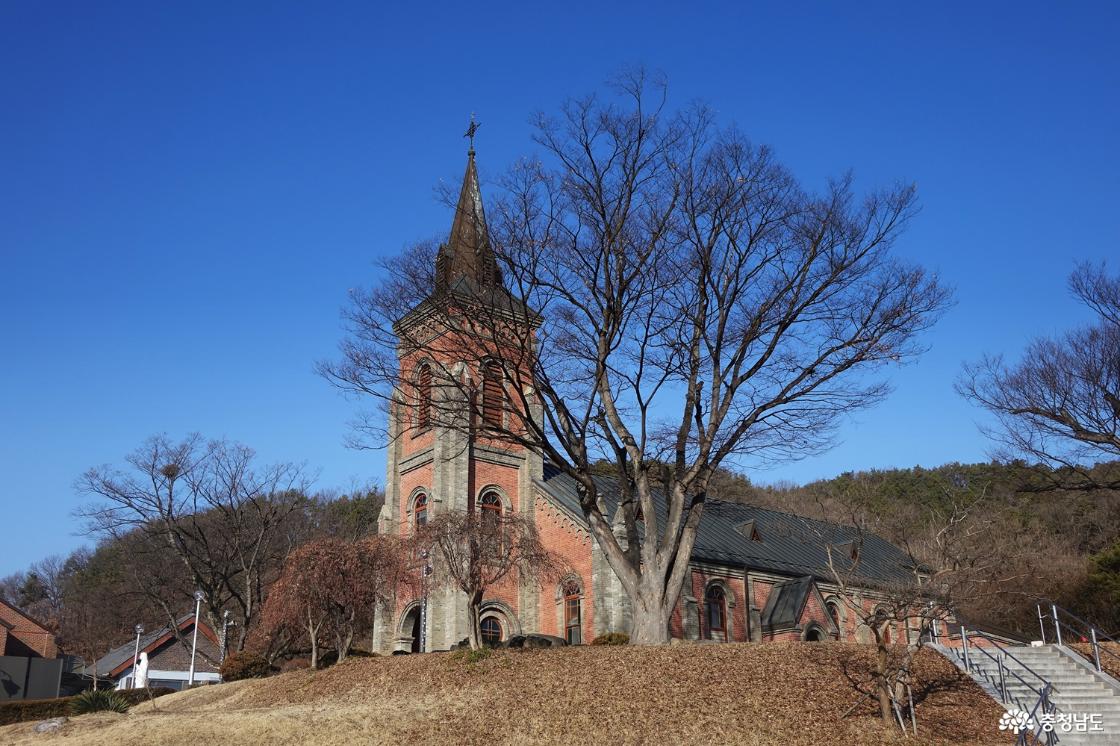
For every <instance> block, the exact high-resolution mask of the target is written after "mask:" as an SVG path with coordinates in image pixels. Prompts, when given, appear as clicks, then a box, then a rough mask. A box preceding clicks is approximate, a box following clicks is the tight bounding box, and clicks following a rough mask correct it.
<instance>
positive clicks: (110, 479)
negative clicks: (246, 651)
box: [78, 435, 307, 650]
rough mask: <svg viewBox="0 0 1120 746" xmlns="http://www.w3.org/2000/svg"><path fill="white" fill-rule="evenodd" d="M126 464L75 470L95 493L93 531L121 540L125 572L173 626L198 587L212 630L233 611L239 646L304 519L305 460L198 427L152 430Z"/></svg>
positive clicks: (89, 513)
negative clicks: (261, 451)
mask: <svg viewBox="0 0 1120 746" xmlns="http://www.w3.org/2000/svg"><path fill="white" fill-rule="evenodd" d="M127 463H128V469H116V468H113V467H110V466H102V467H97V468H94V469H90V470H89V471H87V472H86V473H85V474H84V475H83V476H82V477H81V478H80V480H79V482H78V487H79V489H80V490H81V491H82V492H84V493H85V494H87V495H91V496H93V497H95V498H98V499H97V500H96V501H95V502H94V503H92V504H90V505H89V506H87V507H86V508H85V509H83V510H82V511H81V513H80V514H81V515H83V516H84V517H86V518H87V519H88V521H89V527H90V530H91V531H92V532H93V533H94V534H95V535H97V536H99V537H101V538H102V539H112V540H114V541H116V542H118V543H119V547H120V550H121V557H122V560H123V561H124V563H125V565H126V567H127V569H128V572H129V575H130V580H131V581H132V582H133V583H134V584H135V586H136V587H137V588H139V589H141V590H142V591H143V592H144V593H145V594H146V595H147V596H148V598H149V599H150V600H151V601H152V602H153V603H154V604H155V605H156V606H158V607H159V608H160V609H162V610H163V612H164V616H165V618H166V620H167V623H168V624H169V625H170V627H171V629H172V630H177V629H178V625H177V624H176V623H175V622H176V620H177V619H178V617H179V616H180V615H181V614H183V613H184V612H185V611H186V610H187V609H193V606H194V600H193V598H192V597H193V594H194V592H195V590H200V591H202V593H203V596H204V602H203V606H202V609H203V612H204V613H205V615H206V619H207V621H208V622H209V623H210V625H211V627H212V628H213V629H218V628H220V627H221V624H222V621H221V620H222V612H223V611H225V610H229V611H231V612H232V616H233V621H234V622H235V623H236V625H237V626H236V627H235V630H236V634H237V637H236V641H235V643H234V647H235V649H237V650H240V649H241V648H242V647H243V646H244V641H245V635H246V634H247V631H248V629H249V628H250V627H251V625H252V624H253V622H254V621H255V620H256V619H257V617H258V616H259V615H260V607H261V604H262V602H263V600H264V596H265V592H266V589H267V586H268V584H269V583H270V582H271V581H272V579H274V577H275V575H276V573H278V572H279V569H280V565H281V563H282V562H283V558H284V557H285V556H286V555H287V553H288V552H289V551H290V549H291V548H292V546H293V537H292V536H291V534H290V530H291V529H292V528H293V527H297V526H299V525H301V524H302V512H301V511H300V508H301V507H302V506H303V505H304V503H305V502H306V498H305V497H304V495H305V494H306V488H307V480H306V478H305V477H304V475H303V470H302V468H301V467H299V466H296V465H293V464H277V465H272V466H258V465H257V464H256V463H255V455H254V453H253V451H252V450H251V449H249V448H247V447H245V446H243V445H239V444H235V443H229V442H226V441H206V440H205V439H203V438H202V437H201V436H199V435H191V436H189V437H187V438H186V439H184V440H183V441H181V442H178V443H176V442H173V441H171V440H170V439H168V438H167V437H166V436H162V435H161V436H155V437H152V438H149V439H148V440H147V441H146V442H145V443H144V444H143V445H142V446H141V447H140V448H138V449H137V450H136V451H134V452H133V453H132V454H130V455H129V456H128V458H127Z"/></svg>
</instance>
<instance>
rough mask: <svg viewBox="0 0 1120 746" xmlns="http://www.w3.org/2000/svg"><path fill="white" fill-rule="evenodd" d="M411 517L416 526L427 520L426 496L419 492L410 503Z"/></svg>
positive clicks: (418, 526) (425, 522)
mask: <svg viewBox="0 0 1120 746" xmlns="http://www.w3.org/2000/svg"><path fill="white" fill-rule="evenodd" d="M412 519H413V522H414V523H415V524H416V527H417V528H420V527H421V526H423V525H425V524H427V522H428V496H427V495H425V494H424V493H420V494H419V495H417V496H416V501H415V502H413V504H412Z"/></svg>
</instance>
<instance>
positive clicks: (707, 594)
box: [704, 583, 731, 642]
mask: <svg viewBox="0 0 1120 746" xmlns="http://www.w3.org/2000/svg"><path fill="white" fill-rule="evenodd" d="M713 595H718V600H719V603H718V604H715V605H713V603H712V602H713ZM704 608H705V614H704V620H705V622H706V626H707V633H708V634H707V639H709V640H716V639H719V638H717V637H716V633H717V632H718V633H720V635H721V637H722V639H723V641H724V642H728V641H729V640H730V639H731V636H730V630H729V629H728V626H729V625H728V614H727V591H725V590H724V589H723V586H722V585H720V584H719V583H712V584H711V585H709V586H708V588H707V590H705V591H704ZM714 611H715V612H719V622H720V626H718V627H717V626H715V625H714V624H712V612H714Z"/></svg>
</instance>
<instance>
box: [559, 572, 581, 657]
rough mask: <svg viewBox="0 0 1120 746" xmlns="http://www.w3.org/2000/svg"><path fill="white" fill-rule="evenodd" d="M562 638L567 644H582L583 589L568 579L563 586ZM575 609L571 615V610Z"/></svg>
mask: <svg viewBox="0 0 1120 746" xmlns="http://www.w3.org/2000/svg"><path fill="white" fill-rule="evenodd" d="M563 604H564V639H565V640H566V641H567V643H568V644H569V645H582V644H583V589H582V588H581V587H580V585H579V583H577V582H576V581H574V580H569V581H568V582H566V583H565V584H564V587H563ZM573 608H574V609H575V614H574V615H573V613H572V610H573Z"/></svg>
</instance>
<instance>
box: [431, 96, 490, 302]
mask: <svg viewBox="0 0 1120 746" xmlns="http://www.w3.org/2000/svg"><path fill="white" fill-rule="evenodd" d="M477 129H478V124H477V122H475V121H474V118H473V116H472V118H471V128H470V129H469V130H467V136H469V137H470V138H471V148H470V150H468V151H467V170H466V173H464V174H463V187H462V189H461V190H460V191H459V203H458V204H457V205H456V207H455V219H454V220H453V221H452V223H451V235H450V236H448V238H447V243H445V244H443V245H442V246H440V247H439V254H438V255H437V256H436V288H435V289H436V292H437V293H442V292H447V291H450V290H455V289H456V286H457V284H458V283H459V282H460V281H461V280H466V281H467V283H468V284H469V285H470V288H469V289H470V290H477V289H479V288H484V287H489V286H492V285H500V284H501V282H502V278H501V273H500V272H499V271H498V261H497V259H496V257H495V256H494V251H493V250H492V249H491V248H490V238H489V236H488V234H487V231H486V215H485V213H484V211H483V209H482V191H481V190H480V189H479V186H478V169H477V168H476V167H475V163H474V132H475V131H476V130H477Z"/></svg>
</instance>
